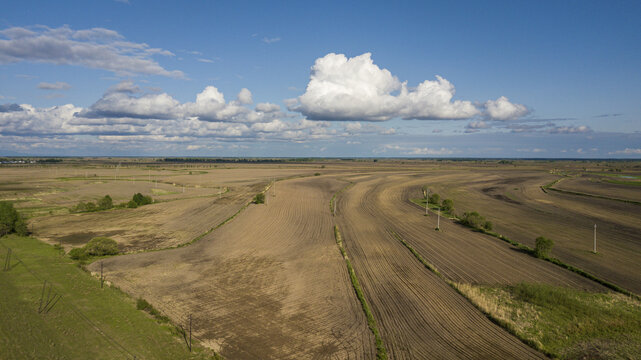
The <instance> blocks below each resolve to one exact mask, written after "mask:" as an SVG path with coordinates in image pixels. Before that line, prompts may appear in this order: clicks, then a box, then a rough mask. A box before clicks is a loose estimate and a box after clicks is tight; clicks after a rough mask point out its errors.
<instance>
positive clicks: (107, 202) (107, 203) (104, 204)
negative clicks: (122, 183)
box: [98, 195, 114, 210]
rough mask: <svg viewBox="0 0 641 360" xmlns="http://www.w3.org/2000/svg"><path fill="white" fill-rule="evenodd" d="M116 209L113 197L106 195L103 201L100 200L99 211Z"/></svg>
mask: <svg viewBox="0 0 641 360" xmlns="http://www.w3.org/2000/svg"><path fill="white" fill-rule="evenodd" d="M112 207H114V202H113V200H112V199H111V196H109V195H105V197H103V198H102V199H100V200H98V209H99V210H107V209H111V208H112Z"/></svg>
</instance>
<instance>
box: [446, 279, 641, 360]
mask: <svg viewBox="0 0 641 360" xmlns="http://www.w3.org/2000/svg"><path fill="white" fill-rule="evenodd" d="M456 286H457V288H458V289H459V290H460V291H461V292H462V293H463V294H465V296H466V297H467V298H468V299H470V301H472V302H473V303H474V304H476V305H477V306H478V307H479V308H481V309H482V310H483V311H484V312H486V313H488V314H490V315H491V316H492V317H493V318H495V319H497V320H498V321H499V322H501V323H503V324H506V326H508V327H509V328H511V330H512V331H513V332H515V333H516V334H517V335H518V336H519V337H520V338H521V339H524V340H526V341H527V342H529V343H531V344H533V345H535V347H537V348H539V349H540V350H543V351H545V352H546V353H548V354H551V355H552V356H554V357H558V358H561V359H638V358H639V354H641V302H639V301H638V300H635V299H633V298H630V297H627V296H625V295H622V294H617V293H591V292H585V291H580V290H573V289H567V288H561V287H554V286H550V285H543V284H526V283H521V284H518V285H515V286H501V287H492V286H477V285H468V284H456Z"/></svg>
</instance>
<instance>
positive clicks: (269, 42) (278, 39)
mask: <svg viewBox="0 0 641 360" xmlns="http://www.w3.org/2000/svg"><path fill="white" fill-rule="evenodd" d="M279 41H280V38H279V37H272V38H269V37H264V38H263V42H264V43H265V44H273V43H275V42H279Z"/></svg>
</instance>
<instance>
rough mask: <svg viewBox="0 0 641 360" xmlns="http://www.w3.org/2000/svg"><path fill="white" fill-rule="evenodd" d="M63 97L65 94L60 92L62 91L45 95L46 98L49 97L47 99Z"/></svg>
mask: <svg viewBox="0 0 641 360" xmlns="http://www.w3.org/2000/svg"><path fill="white" fill-rule="evenodd" d="M63 97H65V95H64V94H60V93H53V94H47V95H45V98H47V99H60V98H63Z"/></svg>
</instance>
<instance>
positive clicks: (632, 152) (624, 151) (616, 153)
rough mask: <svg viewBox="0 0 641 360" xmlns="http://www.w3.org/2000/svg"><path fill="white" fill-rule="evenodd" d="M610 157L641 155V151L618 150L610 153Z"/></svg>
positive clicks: (630, 149)
mask: <svg viewBox="0 0 641 360" xmlns="http://www.w3.org/2000/svg"><path fill="white" fill-rule="evenodd" d="M608 154H609V155H641V149H632V148H625V150H617V151H612V152H609V153H608Z"/></svg>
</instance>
